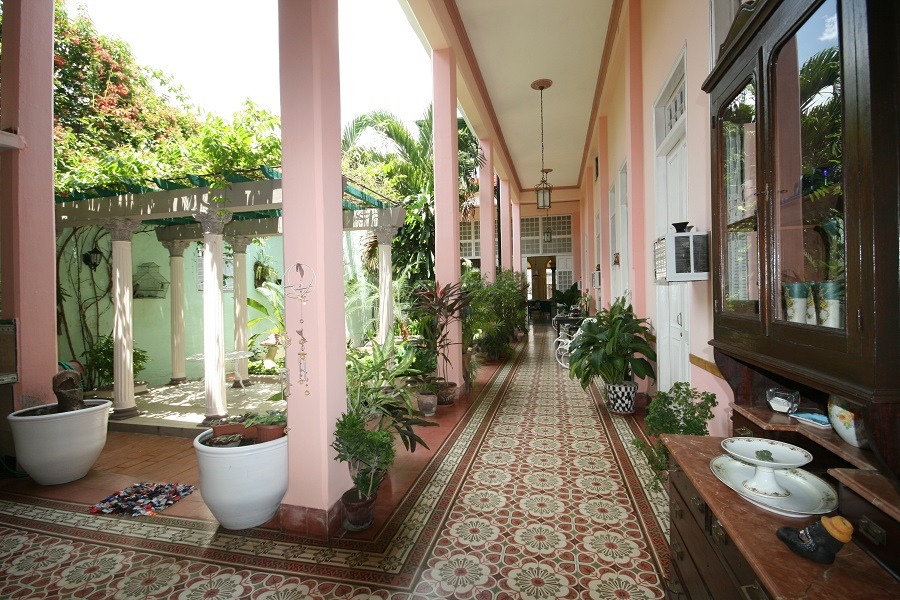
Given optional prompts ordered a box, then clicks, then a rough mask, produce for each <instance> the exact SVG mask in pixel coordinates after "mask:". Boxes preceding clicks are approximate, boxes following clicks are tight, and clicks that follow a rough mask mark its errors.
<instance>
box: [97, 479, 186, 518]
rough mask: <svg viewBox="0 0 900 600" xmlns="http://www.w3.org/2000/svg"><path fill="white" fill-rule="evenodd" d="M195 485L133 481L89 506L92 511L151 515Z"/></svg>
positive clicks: (176, 499)
mask: <svg viewBox="0 0 900 600" xmlns="http://www.w3.org/2000/svg"><path fill="white" fill-rule="evenodd" d="M194 489H196V488H195V486H193V485H185V484H181V483H146V482H142V483H135V484H134V485H132V486H130V487H127V488H125V489H124V490H121V491H118V492H116V493H115V494H112V495H111V496H108V497H106V498H104V499H103V500H102V501H100V502H98V503H97V504H95V505H93V506H92V507H91V508H90V511H91V512H92V513H104V514H107V515H109V514H117V515H131V516H132V517H152V516H154V515H156V513H158V512H160V511H163V510H165V509H166V507H169V506H172V505H173V504H175V503H176V502H178V501H179V500H181V499H182V498H184V497H185V496H189V495H190V494H191V493H192V492H193V491H194Z"/></svg>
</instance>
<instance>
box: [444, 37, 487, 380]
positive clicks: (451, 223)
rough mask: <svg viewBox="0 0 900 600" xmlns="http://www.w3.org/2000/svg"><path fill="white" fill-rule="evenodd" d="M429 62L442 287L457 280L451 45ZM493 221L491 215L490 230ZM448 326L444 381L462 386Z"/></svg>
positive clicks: (456, 337)
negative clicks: (432, 81)
mask: <svg viewBox="0 0 900 600" xmlns="http://www.w3.org/2000/svg"><path fill="white" fill-rule="evenodd" d="M431 63H432V70H433V71H432V72H433V77H434V131H433V135H434V223H435V226H434V229H435V231H434V276H435V279H436V280H437V281H438V282H439V283H440V285H441V286H442V287H443V286H445V285H449V284H452V283H456V282H458V281H459V280H460V265H459V152H458V151H459V131H458V122H457V119H456V109H457V97H456V54H455V53H454V51H453V48H443V49H435V50H433V51H432V53H431ZM491 206H493V202H491ZM493 222H494V221H493V218H492V219H491V224H492V226H491V227H492V229H493ZM482 235H484V231H482ZM493 244H494V237H493V235H492V236H491V243H490V245H489V247H488V250H487V255H488V256H491V255H492V251H491V250H490V248H493ZM481 256H482V264H484V256H485V248H482V249H481ZM449 329H450V331H449V338H450V347H449V349H448V351H447V354H448V355H449V359H450V364H449V365H448V368H447V381H452V382H454V383H456V384H457V386H458V387H459V388H460V389H462V385H463V373H462V325H461V323H460V322H459V321H455V322H453V323H451V324H450V327H449Z"/></svg>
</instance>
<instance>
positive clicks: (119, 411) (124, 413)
mask: <svg viewBox="0 0 900 600" xmlns="http://www.w3.org/2000/svg"><path fill="white" fill-rule="evenodd" d="M140 414H141V411H139V410H138V407H137V406H132V407H131V408H114V409H113V411H112V412H111V413H110V414H109V420H110V421H121V420H122V419H130V418H132V417H137V416H140Z"/></svg>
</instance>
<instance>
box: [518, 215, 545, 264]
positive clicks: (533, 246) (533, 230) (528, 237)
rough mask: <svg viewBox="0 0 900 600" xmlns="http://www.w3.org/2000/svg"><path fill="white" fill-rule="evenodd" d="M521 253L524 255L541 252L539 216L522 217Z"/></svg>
mask: <svg viewBox="0 0 900 600" xmlns="http://www.w3.org/2000/svg"><path fill="white" fill-rule="evenodd" d="M521 228H522V232H521V233H522V240H521V242H522V254H523V255H524V256H528V255H533V254H540V253H541V219H540V217H522V223H521Z"/></svg>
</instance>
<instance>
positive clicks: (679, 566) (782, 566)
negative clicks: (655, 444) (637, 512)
mask: <svg viewBox="0 0 900 600" xmlns="http://www.w3.org/2000/svg"><path fill="white" fill-rule="evenodd" d="M662 439H663V441H664V442H665V444H666V447H667V448H668V449H669V452H670V454H671V457H672V462H671V465H672V467H671V470H670V471H669V500H670V513H669V521H670V534H669V554H670V560H671V562H670V565H671V567H670V578H669V597H670V598H671V599H673V600H674V599H691V600H696V599H698V598H714V599H721V600H731V599H735V600H737V599H744V600H762V599H764V598H816V599H817V600H827V599H831V598H834V599H842V600H843V599H846V598H867V599H870V600H875V599H882V598H884V599H887V598H898V597H900V582H898V581H897V580H896V579H894V578H893V577H891V575H890V574H888V572H887V571H886V570H884V569H882V568H880V567H879V565H878V564H877V563H876V562H875V560H874V559H873V558H872V557H870V556H869V555H868V554H866V552H864V551H863V549H861V548H860V547H858V546H857V545H855V544H853V543H850V544H846V545H844V547H843V548H842V549H841V551H840V552H839V553H838V555H837V557H836V559H835V562H834V564H833V565H821V564H817V563H814V562H811V561H808V560H806V559H803V558H800V557H799V556H797V555H795V554H793V553H792V552H791V551H790V550H789V549H788V548H787V546H785V545H784V544H783V543H782V542H781V541H779V540H778V539H777V538H776V536H775V531H776V530H777V529H778V527H781V526H783V525H788V526H791V527H798V528H802V527H805V526H807V525H809V524H811V523H813V522H814V521H815V520H816V517H804V518H788V517H783V516H779V515H776V514H774V513H770V512H767V511H764V510H762V509H761V508H758V507H756V506H753V505H752V504H750V503H749V502H747V501H745V500H744V499H743V498H741V497H740V496H739V495H738V494H737V493H736V492H734V491H732V490H731V489H730V488H728V487H727V486H726V485H725V484H724V483H722V482H720V481H719V480H718V479H717V478H716V477H715V475H713V473H712V472H711V471H710V468H709V462H710V461H711V460H712V459H713V458H714V457H716V456H718V455H720V454H722V453H723V451H722V448H721V446H720V444H721V441H722V438H711V437H697V436H683V435H668V434H666V435H663V436H662Z"/></svg>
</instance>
